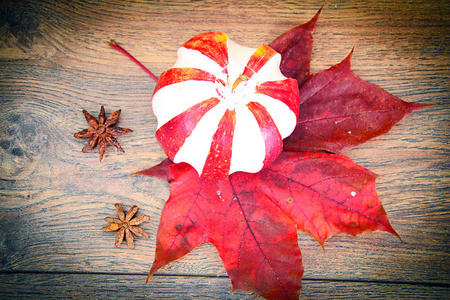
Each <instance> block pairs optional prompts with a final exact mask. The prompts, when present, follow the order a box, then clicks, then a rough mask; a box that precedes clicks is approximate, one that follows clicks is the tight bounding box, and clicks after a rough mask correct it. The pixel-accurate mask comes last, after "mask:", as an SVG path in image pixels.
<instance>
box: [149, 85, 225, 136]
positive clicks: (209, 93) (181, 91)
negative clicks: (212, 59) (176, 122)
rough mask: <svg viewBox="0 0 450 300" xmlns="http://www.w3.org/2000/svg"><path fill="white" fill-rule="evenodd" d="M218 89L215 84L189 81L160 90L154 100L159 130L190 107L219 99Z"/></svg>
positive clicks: (153, 104) (153, 106)
mask: <svg viewBox="0 0 450 300" xmlns="http://www.w3.org/2000/svg"><path fill="white" fill-rule="evenodd" d="M216 88H217V84H216V83H214V82H209V81H198V80H187V81H182V82H178V83H174V84H171V85H167V86H165V87H163V88H161V89H159V90H158V91H157V92H156V93H155V94H154V95H153V98H152V109H153V113H154V114H155V116H157V120H158V127H157V129H159V128H160V127H161V126H162V125H164V124H166V123H167V122H168V121H170V120H171V119H173V118H174V117H176V116H178V115H179V114H181V113H182V112H184V111H185V110H187V109H189V108H190V107H192V106H194V105H196V104H198V103H200V102H202V101H204V100H207V99H210V98H213V97H217V92H216Z"/></svg>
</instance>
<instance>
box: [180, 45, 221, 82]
mask: <svg viewBox="0 0 450 300" xmlns="http://www.w3.org/2000/svg"><path fill="white" fill-rule="evenodd" d="M177 55H178V60H177V61H176V62H175V64H174V65H173V67H172V68H194V69H200V70H203V71H206V72H208V73H210V74H213V75H214V76H216V77H217V78H220V79H222V80H223V81H224V82H226V81H227V74H226V73H224V72H223V68H222V67H221V66H220V65H219V64H218V63H216V62H215V61H214V60H212V59H211V58H209V57H208V56H206V55H204V54H202V53H201V52H200V51H198V50H193V49H187V48H184V47H181V48H179V49H178V52H177Z"/></svg>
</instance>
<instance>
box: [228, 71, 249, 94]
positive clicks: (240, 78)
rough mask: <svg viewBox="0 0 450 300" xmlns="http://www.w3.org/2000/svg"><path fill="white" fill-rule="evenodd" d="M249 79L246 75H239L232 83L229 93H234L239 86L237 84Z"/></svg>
mask: <svg viewBox="0 0 450 300" xmlns="http://www.w3.org/2000/svg"><path fill="white" fill-rule="evenodd" d="M249 79H250V78H248V76H247V75H244V74H241V75H240V76H239V77H238V78H237V79H236V81H235V82H234V83H233V87H232V88H231V91H234V89H235V88H236V87H237V86H238V85H239V83H241V82H243V81H247V80H249Z"/></svg>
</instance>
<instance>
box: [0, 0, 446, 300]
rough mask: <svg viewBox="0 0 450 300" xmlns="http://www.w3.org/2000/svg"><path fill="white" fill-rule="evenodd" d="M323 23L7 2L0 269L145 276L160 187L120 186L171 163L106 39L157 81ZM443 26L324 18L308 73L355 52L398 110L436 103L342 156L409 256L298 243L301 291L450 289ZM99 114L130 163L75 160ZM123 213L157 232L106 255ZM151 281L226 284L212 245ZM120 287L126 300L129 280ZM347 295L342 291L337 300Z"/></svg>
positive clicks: (169, 4)
mask: <svg viewBox="0 0 450 300" xmlns="http://www.w3.org/2000/svg"><path fill="white" fill-rule="evenodd" d="M441 2H442V3H441ZM320 5H321V4H320ZM319 8H320V7H319V6H318V4H317V2H315V1H277V2H271V1H249V0H243V1H227V2H226V3H224V2H223V1H219V0H213V1H207V2H198V1H159V2H150V3H148V2H145V1H134V2H133V3H127V4H123V2H122V1H118V0H114V1H70V2H69V1H60V2H58V3H56V4H55V3H53V2H52V1H48V2H45V1H28V2H27V6H26V7H24V6H23V4H22V3H21V2H16V1H9V2H8V1H4V2H2V3H1V4H0V15H1V16H2V18H0V19H1V20H3V21H2V22H3V23H2V24H1V25H0V28H1V29H2V30H1V31H0V33H1V38H0V60H1V63H0V88H1V90H2V93H0V106H1V109H0V161H1V166H0V179H1V180H0V222H1V224H2V227H1V229H0V261H1V262H2V264H1V265H0V270H1V271H18V272H20V271H27V272H40V271H45V272H102V273H105V274H107V273H112V272H118V271H120V272H124V273H139V274H145V273H146V272H147V271H148V270H149V268H150V265H151V262H152V261H153V258H154V256H153V251H154V248H155V238H156V237H155V234H156V230H157V227H158V223H159V216H160V213H161V210H162V208H163V205H164V202H165V200H166V199H167V198H168V185H167V183H165V182H163V181H162V180H158V179H151V178H142V177H133V178H128V177H127V176H128V175H129V174H131V173H133V172H135V171H138V170H141V169H144V168H148V167H150V166H152V165H155V164H156V163H158V162H159V161H161V160H162V159H164V157H165V156H164V153H163V152H162V151H161V150H160V148H159V146H158V144H157V142H156V140H155V138H154V131H155V129H156V119H155V118H154V117H153V115H152V112H151V107H150V98H151V94H152V91H153V88H154V86H155V83H154V82H153V81H152V80H151V79H150V78H149V77H148V75H146V74H145V73H144V72H142V71H141V70H140V69H139V68H138V67H136V66H135V65H134V64H132V63H131V62H130V61H129V60H128V59H127V58H125V57H124V56H122V55H121V54H119V53H118V52H115V51H114V50H112V49H110V48H108V46H107V45H106V43H105V42H106V40H108V39H110V38H114V39H115V40H116V41H117V42H119V43H120V44H122V45H123V46H124V47H126V48H127V49H128V50H129V51H130V52H132V53H133V54H135V55H136V57H137V58H138V59H139V60H141V61H142V62H143V63H144V64H145V65H147V66H148V67H149V68H151V69H152V70H153V71H154V72H155V73H156V74H160V73H161V72H162V71H163V70H164V69H166V68H168V67H169V66H171V64H172V63H173V62H175V60H176V50H177V48H178V47H179V46H180V45H181V44H182V43H183V42H184V41H185V40H186V39H187V38H189V37H191V36H194V35H195V34H198V33H199V32H202V31H207V30H216V29H218V30H223V31H225V32H227V33H229V34H230V36H231V37H232V38H233V39H234V40H235V41H236V42H239V43H242V44H245V45H248V46H254V47H256V46H258V45H259V44H260V43H262V42H264V43H269V42H270V41H271V40H272V39H274V38H275V37H276V36H278V35H279V34H281V33H283V32H284V31H286V30H288V29H290V28H291V27H294V26H296V25H298V24H300V23H303V22H306V21H308V20H309V19H310V18H311V17H312V16H313V15H314V13H315V12H316V11H317V10H318V9H319ZM446 12H447V13H446ZM448 12H449V3H446V2H445V1H435V2H433V3H429V1H425V0H423V1H419V0H415V1H408V2H403V1H381V0H380V1H366V2H364V1H345V2H344V3H338V4H334V3H333V4H327V5H325V6H324V9H323V11H322V14H321V16H320V19H319V22H318V24H317V27H316V30H315V34H314V36H315V44H314V46H315V48H314V52H313V60H312V71H313V72H317V71H320V70H323V69H324V68H328V67H330V66H331V65H333V64H336V63H338V62H339V61H340V60H342V59H343V58H344V57H345V56H346V55H347V54H348V53H349V52H350V50H351V49H352V47H356V48H355V52H354V55H353V60H352V66H353V70H354V71H355V72H356V73H357V74H358V75H359V76H361V77H362V78H363V79H366V80H369V81H371V82H373V83H376V84H379V85H380V86H381V87H383V88H385V89H386V90H388V91H389V92H391V93H393V94H395V95H396V96H399V97H401V98H403V99H404V100H406V101H414V102H421V103H436V105H435V106H433V107H430V108H427V109H424V110H422V111H418V112H415V113H413V114H412V115H411V116H409V117H407V118H406V119H405V120H403V121H402V122H400V123H399V124H398V125H396V126H395V127H394V128H393V130H392V131H391V132H390V133H389V134H387V135H384V136H381V137H378V138H376V139H374V140H372V141H369V142H368V143H366V144H364V145H361V146H360V147H358V148H357V149H355V150H352V151H350V152H348V153H347V155H348V156H350V157H351V158H352V159H354V160H355V161H356V162H357V163H359V164H361V165H363V166H365V167H367V168H369V169H371V170H372V171H374V172H376V173H377V174H379V175H382V177H380V178H379V179H378V180H377V187H378V192H379V194H380V197H381V199H382V202H383V203H384V205H385V208H386V211H387V212H388V215H389V217H390V220H391V223H392V225H393V226H394V228H395V229H396V230H397V231H398V233H399V234H400V236H401V237H402V239H403V242H400V241H398V240H397V239H396V238H395V237H393V236H390V235H388V234H383V233H373V234H365V235H362V236H360V237H357V238H353V237H347V236H337V237H333V238H332V239H330V240H329V241H328V242H327V243H326V247H325V251H323V250H322V248H321V247H320V246H319V245H318V244H317V243H316V242H315V241H314V240H313V239H312V238H311V237H309V236H307V235H305V234H303V233H302V232H299V245H300V248H301V250H302V253H303V260H304V265H305V277H307V278H313V279H314V278H315V279H328V280H369V281H372V283H368V284H367V285H366V284H365V283H361V286H359V283H354V282H353V283H348V285H347V283H345V282H344V283H342V282H340V281H339V284H336V282H334V281H331V282H325V283H324V285H323V286H321V288H323V289H324V290H326V291H327V292H329V296H330V298H337V297H340V293H341V292H342V293H343V295H347V296H349V297H350V291H351V290H352V289H356V290H357V292H356V293H360V291H363V292H364V291H367V292H368V293H369V296H370V297H377V295H380V294H377V293H376V291H377V289H378V288H379V289H380V291H384V292H383V293H386V294H381V295H386V296H391V295H394V296H395V295H396V293H400V294H399V295H405V297H406V298H407V295H415V296H416V295H418V297H422V296H424V297H425V296H426V292H427V291H434V288H435V287H433V286H430V285H425V286H423V285H420V284H426V283H433V284H449V283H450V274H449V272H448V269H449V251H448V249H449V246H450V245H449V239H448V236H449V226H450V225H449V224H450V222H449V221H450V217H449V199H450V197H449V192H448V190H449V189H448V187H449V185H450V180H449V178H450V171H449V170H450V168H449V161H450V159H449V146H448V145H449V139H448V130H449V119H448V116H449V115H450V106H449V104H450V103H449V93H448V91H449V90H450V84H449V80H448V78H449V77H450V71H449V69H450V68H449V57H450V55H449V54H450V53H449V49H450V47H449V33H448V27H449V25H450V18H449V14H448ZM3 16H4V18H3ZM249 16H251V17H249ZM101 105H105V108H106V111H107V114H108V115H109V114H111V113H112V112H113V111H115V110H117V109H119V108H121V109H122V115H121V119H120V121H119V126H121V127H125V128H132V129H133V130H134V132H133V133H131V134H127V135H125V136H121V137H119V138H118V140H119V142H120V144H121V145H122V147H123V148H124V149H125V151H126V153H118V152H117V153H116V152H115V151H114V150H112V149H111V148H110V147H108V150H107V156H106V157H105V159H104V161H103V162H102V163H101V164H100V163H99V162H98V155H97V153H96V150H94V151H92V152H91V153H87V154H84V153H82V152H81V148H82V147H83V146H84V144H85V143H86V140H76V139H74V138H73V133H75V132H77V131H79V130H81V129H83V128H87V127H88V125H87V124H86V123H85V121H84V117H83V115H82V113H81V110H82V109H87V110H88V111H89V112H91V113H92V114H94V115H95V114H97V113H98V111H99V108H100V106H101ZM116 202H119V203H122V204H123V205H124V207H125V209H129V207H130V206H131V205H133V204H137V205H138V206H139V207H141V210H140V213H142V214H148V215H150V217H151V219H150V221H149V222H147V223H145V224H144V225H143V226H142V227H143V228H144V229H145V230H146V231H147V232H149V233H150V235H151V237H150V239H148V240H145V239H137V240H136V250H134V251H130V250H128V249H127V248H126V247H125V246H124V245H123V246H122V247H121V248H120V249H115V248H113V246H112V245H113V239H114V237H113V236H114V235H113V234H111V233H105V232H102V231H100V228H101V227H102V226H103V225H105V223H106V222H105V221H104V220H103V218H104V217H106V216H114V214H115V210H114V207H113V205H114V203H116ZM160 274H169V275H179V274H183V275H186V276H183V277H176V280H175V279H174V280H173V281H170V280H171V278H172V277H167V278H166V277H155V280H156V281H154V280H152V282H154V286H155V287H156V286H158V283H161V286H159V289H160V292H161V293H163V292H164V291H167V294H168V295H169V294H172V296H170V297H173V298H176V297H177V293H180V292H183V293H184V292H185V290H189V289H192V290H195V289H197V288H199V287H198V284H197V282H198V280H199V279H198V277H192V278H191V277H189V275H209V276H214V275H220V276H225V275H226V273H225V270H224V268H223V266H222V264H221V261H220V258H219V257H218V255H217V251H216V250H215V249H214V247H212V246H211V245H202V246H200V247H199V248H198V249H196V250H195V251H194V252H193V253H192V254H190V255H188V256H186V257H184V258H182V259H180V260H179V261H177V262H174V263H173V264H171V265H169V266H167V267H166V268H164V269H163V270H161V271H160ZM2 276H3V278H8V280H13V279H11V278H16V279H14V280H16V281H17V282H24V281H26V280H31V279H32V280H33V281H38V282H39V281H42V282H43V283H42V284H37V285H38V286H41V290H42V289H44V288H43V287H42V286H45V285H48V286H51V285H52V280H53V281H56V282H57V281H60V280H62V282H63V281H64V280H67V281H68V282H69V284H68V286H67V290H66V291H64V290H61V291H60V292H59V293H60V294H59V295H64V294H67V295H68V293H69V292H70V291H73V290H76V288H77V287H79V285H81V283H80V282H81V281H80V280H81V279H70V278H72V277H71V276H72V275H54V274H53V275H48V274H43V275H42V276H43V277H42V279H40V278H39V276H38V275H33V274H25V275H2ZM5 276H10V277H5ZM11 276H12V277H11ZM15 276H16V277H15ZM46 276H48V277H46ZM52 276H53V277H52ZM58 276H60V277H58ZM64 276H66V277H64ZM73 276H75V275H73ZM77 276H78V277H82V276H81V275H76V276H75V277H77ZM97 276H98V275H97ZM104 276H107V275H104ZM78 277H77V278H78ZM91 277H92V278H97V277H96V276H94V275H92V276H88V277H86V278H90V279H89V280H94V281H95V282H101V281H102V278H99V279H91ZM108 278H110V279H108V280H109V281H108V282H113V281H115V280H117V277H114V276H112V277H108ZM174 278H175V277H174ZM172 279H173V278H172ZM83 280H85V279H83ZM87 280H88V279H86V282H87ZM120 280H122V279H120ZM123 280H124V281H123V282H124V283H122V286H124V287H125V285H126V284H128V281H127V280H126V279H123ZM165 280H167V281H165ZM210 280H212V279H210V278H209V277H208V278H207V279H202V280H201V282H203V283H202V284H204V288H199V291H200V293H199V294H202V293H205V294H206V293H208V294H212V296H211V297H213V298H214V297H217V298H218V299H222V298H221V297H222V296H223V297H224V298H227V297H230V296H229V295H228V292H229V290H230V284H229V280H228V279H223V278H219V279H217V281H218V282H223V283H218V282H216V281H214V280H213V281H210ZM379 280H382V281H395V282H410V283H417V284H419V285H408V284H407V285H402V284H399V285H393V284H383V283H379V282H378V281H379ZM175 281H177V282H181V284H182V285H181V287H180V288H179V289H178V288H177V287H173V285H175V284H174V282H175ZM2 282H5V281H2ZM45 282H46V283H45ZM72 282H73V286H71V285H72ZM77 282H78V283H77ZM205 282H213V283H205ZM225 282H226V283H225ZM309 283H310V284H308V285H305V289H304V294H305V293H306V295H309V294H312V292H311V293H309V292H305V291H307V289H308V286H317V289H316V288H313V290H314V293H318V295H322V294H321V292H318V290H319V289H320V288H319V286H320V284H318V283H317V282H316V281H313V282H309ZM18 284H19V283H18ZM21 284H23V283H20V284H19V285H20V286H21ZM208 284H209V285H208ZM215 284H217V288H212V287H213V286H215ZM221 284H222V285H221ZM316 284H317V285H316ZM25 286H26V285H25ZM340 286H344V287H343V289H344V291H339V290H334V288H333V287H339V288H340ZM355 286H356V287H355ZM358 286H359V287H358ZM134 288H135V287H134V286H133V289H134ZM421 288H424V289H423V291H424V292H421V291H420V290H421ZM8 289H9V290H11V289H10V288H8ZM71 289H72V290H71ZM136 289H137V290H138V291H141V290H140V289H139V288H138V287H136ZM171 289H174V290H171ZM210 289H212V290H211V293H209V291H210ZM44 290H45V289H44ZM105 290H106V291H107V290H108V289H107V288H106V287H105ZM146 290H147V288H145V291H146ZM152 290H153V289H152ZM408 290H410V293H409V294H408ZM437 290H439V291H440V292H437V294H436V295H444V294H442V293H443V291H446V290H445V289H444V290H442V289H441V288H437ZM441 292H442V293H441ZM8 293H9V292H8ZM322 293H325V292H322ZM346 293H347V294H346ZM414 293H416V294H414ZM430 293H431V292H430ZM439 293H441V294H439ZM199 294H197V295H199ZM7 295H9V294H7ZM129 295H132V291H131V290H130V294H129ZM178 295H179V294H178ZM227 295H228V296H227ZM237 295H241V294H237ZM358 295H362V294H358ZM432 295H433V294H432ZM105 296H106V295H105ZM333 296H334V297H333ZM363 296H364V295H363ZM369 296H368V297H369ZM236 297H237V296H236ZM387 298H389V297H387ZM400 298H401V297H400Z"/></svg>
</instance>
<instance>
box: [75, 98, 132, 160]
mask: <svg viewBox="0 0 450 300" xmlns="http://www.w3.org/2000/svg"><path fill="white" fill-rule="evenodd" d="M120 112H121V110H120V109H119V110H116V111H115V112H113V113H112V115H110V116H109V117H108V118H106V115H105V108H104V107H103V105H102V107H101V108H100V113H99V115H98V121H97V119H96V118H95V117H94V116H91V115H90V114H89V113H88V112H87V111H86V110H83V114H84V117H85V118H86V121H87V122H88V124H89V125H90V126H91V127H92V128H88V129H83V130H81V131H80V132H77V133H75V134H74V137H76V138H79V139H82V138H89V141H88V143H87V145H86V146H84V147H83V149H82V151H83V153H86V152H88V151H91V150H92V149H94V147H95V146H97V148H98V154H99V156H100V162H102V161H103V156H104V154H105V151H106V145H107V143H109V144H110V145H112V146H114V147H116V148H117V149H118V150H119V151H120V152H125V151H124V150H123V149H122V147H121V146H120V144H119V142H118V141H117V139H116V138H114V137H113V135H116V136H117V135H122V134H125V133H128V132H133V130H131V129H128V128H120V127H117V126H113V125H114V124H116V123H117V121H118V120H119V116H120Z"/></svg>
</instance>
